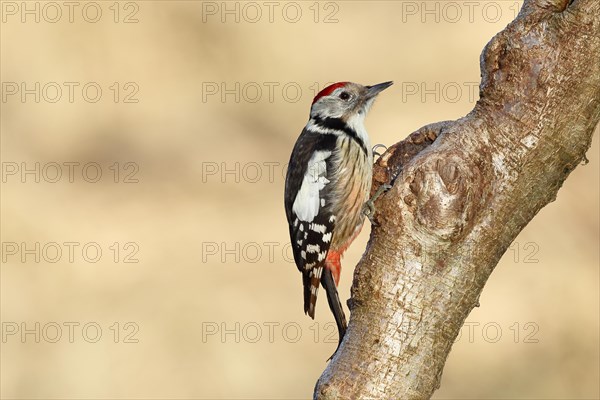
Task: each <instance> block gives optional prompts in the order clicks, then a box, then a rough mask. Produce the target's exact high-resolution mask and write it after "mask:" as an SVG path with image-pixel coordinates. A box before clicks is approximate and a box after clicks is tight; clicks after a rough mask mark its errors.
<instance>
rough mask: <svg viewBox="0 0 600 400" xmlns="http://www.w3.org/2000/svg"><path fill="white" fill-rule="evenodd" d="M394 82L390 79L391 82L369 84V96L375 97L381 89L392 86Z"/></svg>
mask: <svg viewBox="0 0 600 400" xmlns="http://www.w3.org/2000/svg"><path fill="white" fill-rule="evenodd" d="M393 83H394V82H392V81H389V82H383V83H378V84H377V85H373V86H367V98H368V99H372V98H374V97H375V96H377V95H378V94H379V93H380V92H381V91H383V90H384V89H387V88H389V87H390V86H392V84H393Z"/></svg>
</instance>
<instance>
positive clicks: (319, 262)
mask: <svg viewBox="0 0 600 400" xmlns="http://www.w3.org/2000/svg"><path fill="white" fill-rule="evenodd" d="M336 140H337V137H336V136H335V135H331V134H321V133H317V132H313V131H310V130H307V129H305V130H304V131H303V132H302V134H301V135H300V137H299V138H298V141H297V142H296V145H295V146H294V150H293V151H292V156H291V158H290V163H289V165H288V170H287V176H286V182H285V211H286V216H287V220H288V224H289V230H290V239H291V242H292V249H293V252H294V260H295V261H296V266H297V267H298V269H299V270H300V271H301V272H302V281H303V285H304V312H305V313H308V315H310V316H311V317H312V318H314V316H315V304H316V300H317V293H318V290H319V284H320V281H321V275H322V273H323V268H324V264H325V258H326V257H327V252H328V251H329V246H330V244H331V239H332V235H333V230H334V228H335V218H336V217H335V215H333V213H332V211H331V203H330V197H331V190H332V188H331V184H330V183H331V179H330V176H331V170H332V155H333V152H334V149H335V144H336ZM328 174H329V175H328Z"/></svg>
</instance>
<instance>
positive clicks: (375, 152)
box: [373, 144, 387, 157]
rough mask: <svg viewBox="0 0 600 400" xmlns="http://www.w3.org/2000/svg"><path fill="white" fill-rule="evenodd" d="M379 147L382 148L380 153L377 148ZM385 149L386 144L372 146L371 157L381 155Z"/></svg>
mask: <svg viewBox="0 0 600 400" xmlns="http://www.w3.org/2000/svg"><path fill="white" fill-rule="evenodd" d="M380 148H383V151H382V152H381V153H380V152H379V151H377V150H379V149H380ZM386 150H387V146H386V145H383V144H376V145H375V146H373V157H375V156H377V157H381V156H382V155H383V153H385V152H386Z"/></svg>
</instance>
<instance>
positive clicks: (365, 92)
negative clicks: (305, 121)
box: [310, 82, 393, 121]
mask: <svg viewBox="0 0 600 400" xmlns="http://www.w3.org/2000/svg"><path fill="white" fill-rule="evenodd" d="M392 83H393V82H384V83H379V84H377V85H373V86H363V85H360V84H358V83H353V82H338V83H334V84H333V85H329V86H327V87H326V88H325V89H323V90H321V91H320V92H319V93H318V94H317V95H316V96H315V98H314V100H313V102H312V107H311V109H310V116H311V118H314V117H320V118H340V119H342V120H344V121H348V120H349V119H350V118H351V117H353V116H359V117H362V118H364V117H365V115H366V114H367V112H368V111H369V109H370V108H371V105H372V104H373V102H374V101H375V97H377V95H378V94H379V93H380V92H381V91H382V90H384V89H386V88H388V87H390V86H391V85H392Z"/></svg>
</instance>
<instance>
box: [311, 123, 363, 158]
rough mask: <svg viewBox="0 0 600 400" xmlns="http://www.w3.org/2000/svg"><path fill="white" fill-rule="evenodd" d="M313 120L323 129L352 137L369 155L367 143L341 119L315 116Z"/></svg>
mask: <svg viewBox="0 0 600 400" xmlns="http://www.w3.org/2000/svg"><path fill="white" fill-rule="evenodd" d="M313 120H314V121H315V124H316V125H319V126H320V127H321V128H325V129H333V130H336V131H340V132H344V133H345V134H346V135H348V136H349V137H351V138H352V139H353V140H354V141H355V142H356V143H357V144H358V145H359V146H360V148H361V149H362V150H363V151H364V152H365V154H368V151H367V146H365V143H364V142H363V140H362V139H361V138H360V137H359V136H358V134H357V133H356V132H355V131H354V129H352V128H350V127H349V126H348V125H347V124H346V123H345V122H344V121H342V120H341V119H340V118H331V117H326V118H321V117H319V116H314V117H313Z"/></svg>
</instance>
